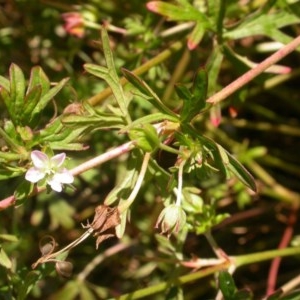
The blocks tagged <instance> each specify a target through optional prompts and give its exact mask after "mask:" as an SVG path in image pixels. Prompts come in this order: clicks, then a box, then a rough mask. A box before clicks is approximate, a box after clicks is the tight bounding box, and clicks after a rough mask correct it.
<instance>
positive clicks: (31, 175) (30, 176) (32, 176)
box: [25, 167, 45, 183]
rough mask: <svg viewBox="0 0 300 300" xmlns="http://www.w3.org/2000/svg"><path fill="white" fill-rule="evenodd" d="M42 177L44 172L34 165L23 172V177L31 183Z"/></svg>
mask: <svg viewBox="0 0 300 300" xmlns="http://www.w3.org/2000/svg"><path fill="white" fill-rule="evenodd" d="M44 177H45V173H44V172H41V171H40V169H39V168H36V167H33V168H30V169H29V170H28V171H27V172H26V174H25V179H26V180H28V181H30V182H33V183H36V182H38V181H39V180H41V179H43V178H44Z"/></svg>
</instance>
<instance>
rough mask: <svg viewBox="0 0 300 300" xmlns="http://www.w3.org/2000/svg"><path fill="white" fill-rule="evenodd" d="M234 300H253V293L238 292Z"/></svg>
mask: <svg viewBox="0 0 300 300" xmlns="http://www.w3.org/2000/svg"><path fill="white" fill-rule="evenodd" d="M234 300H253V293H252V292H251V291H250V290H247V289H242V290H239V291H237V292H236V293H235V294H234Z"/></svg>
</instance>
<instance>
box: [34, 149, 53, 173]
mask: <svg viewBox="0 0 300 300" xmlns="http://www.w3.org/2000/svg"><path fill="white" fill-rule="evenodd" d="M31 159H32V162H33V165H34V166H35V167H36V168H38V169H43V168H45V166H46V165H47V164H48V162H49V158H48V156H47V155H46V154H45V153H43V152H41V151H38V150H34V151H32V152H31Z"/></svg>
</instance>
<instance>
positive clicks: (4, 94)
mask: <svg viewBox="0 0 300 300" xmlns="http://www.w3.org/2000/svg"><path fill="white" fill-rule="evenodd" d="M0 100H1V101H2V102H3V103H4V104H5V106H6V108H7V110H8V113H9V115H10V117H11V118H12V119H13V118H14V105H13V101H12V99H11V97H10V94H9V89H6V88H5V87H3V86H2V87H0Z"/></svg>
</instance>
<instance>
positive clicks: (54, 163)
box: [50, 153, 66, 168]
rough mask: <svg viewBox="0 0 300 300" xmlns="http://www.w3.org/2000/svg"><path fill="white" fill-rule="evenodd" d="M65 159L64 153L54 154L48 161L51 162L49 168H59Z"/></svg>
mask: <svg viewBox="0 0 300 300" xmlns="http://www.w3.org/2000/svg"><path fill="white" fill-rule="evenodd" d="M65 159H66V153H60V154H56V155H54V156H53V157H51V159H50V161H51V167H52V168H53V167H54V168H59V167H60V166H61V165H62V164H63V162H64V161H65Z"/></svg>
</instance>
